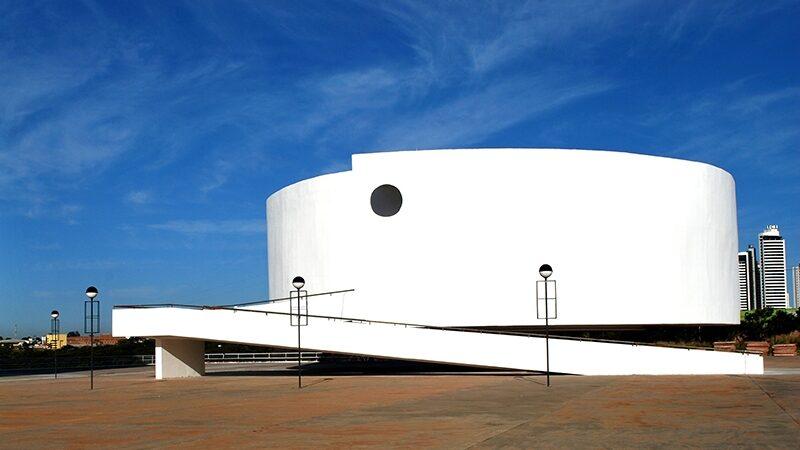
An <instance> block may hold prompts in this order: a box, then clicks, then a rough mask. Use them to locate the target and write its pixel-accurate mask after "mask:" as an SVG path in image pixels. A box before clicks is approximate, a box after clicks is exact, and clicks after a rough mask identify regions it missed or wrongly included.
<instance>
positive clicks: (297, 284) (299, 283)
mask: <svg viewBox="0 0 800 450" xmlns="http://www.w3.org/2000/svg"><path fill="white" fill-rule="evenodd" d="M305 285H306V280H304V279H303V277H294V279H293V280H292V286H294V288H295V289H303V286H305Z"/></svg>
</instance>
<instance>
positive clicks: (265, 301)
mask: <svg viewBox="0 0 800 450" xmlns="http://www.w3.org/2000/svg"><path fill="white" fill-rule="evenodd" d="M354 291H355V289H342V290H339V291H328V292H318V293H316V294H308V295H305V296H304V297H318V296H321V295H333V294H342V293H345V292H354ZM291 299H292V297H281V298H272V299H267V300H257V301H254V302H246V303H232V304H229V305H218V306H223V307H231V306H248V305H261V304H264V303H275V302H283V301H286V300H291Z"/></svg>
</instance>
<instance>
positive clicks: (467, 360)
mask: <svg viewBox="0 0 800 450" xmlns="http://www.w3.org/2000/svg"><path fill="white" fill-rule="evenodd" d="M285 308H287V305H286V304H285V303H283V305H282V306H280V305H261V306H260V307H258V309H254V308H251V307H248V308H214V307H189V306H161V307H116V308H114V311H113V321H112V323H113V334H114V336H120V337H126V336H139V337H154V338H156V339H157V354H156V360H157V365H158V362H159V361H162V367H157V368H156V373H157V375H158V377H159V378H173V377H182V376H196V375H200V374H202V368H201V367H197V366H198V364H199V363H197V361H199V360H198V358H197V355H191V354H190V352H189V350H187V349H195V350H196V351H195V353H196V352H199V351H202V350H201V349H202V346H198V345H196V344H192V345H187V344H186V342H184V341H186V340H188V341H204V340H209V341H221V342H235V343H243V344H251V345H264V346H275V347H286V348H296V347H297V328H296V327H293V326H291V324H290V316H289V314H288V313H287V312H285V311H278V309H285ZM270 309H273V310H272V311H270ZM301 332H302V347H303V348H304V349H307V350H317V351H323V352H335V353H345V354H355V355H367V356H375V357H383V358H393V359H405V360H415V361H426V362H439V363H452V364H461V365H469V366H478V367H494V368H503V369H517V370H531V371H544V370H545V339H544V338H543V337H540V336H530V335H520V334H504V333H496V332H480V331H468V330H456V329H451V328H444V327H426V326H420V325H410V324H399V323H389V322H380V321H367V320H359V319H347V318H341V317H335V316H320V315H310V316H309V317H308V325H307V326H304V327H302V330H301ZM159 354H161V355H162V356H163V357H162V358H159V357H158V356H159ZM167 356H168V357H167ZM200 360H201V359H200ZM167 363H169V364H171V365H172V366H174V367H164V364H167ZM550 370H551V371H552V372H557V373H568V374H579V375H685V374H740V375H743V374H763V372H764V363H763V358H762V357H761V356H759V355H756V354H747V353H733V352H732V353H727V352H715V351H712V350H704V349H687V348H673V347H658V346H653V345H637V344H630V343H616V342H607V341H598V340H581V339H577V338H551V339H550Z"/></svg>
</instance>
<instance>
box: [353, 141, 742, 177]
mask: <svg viewBox="0 0 800 450" xmlns="http://www.w3.org/2000/svg"><path fill="white" fill-rule="evenodd" d="M481 150H489V151H492V150H511V151H525V150H534V151H539V150H543V151H563V152H591V153H608V154H615V155H631V156H639V157H643V158H657V159H668V160H671V161H680V162H688V163H695V164H702V165H705V166H709V167H712V168H714V169H718V170H721V171H723V172H725V173H726V174H728V175H730V176H731V178H733V175H731V173H730V172H728V171H727V170H725V169H724V168H722V167H719V166H716V165H714V164H711V163H708V162H705V161H697V160H694V159H685V158H677V157H674V156H660V155H651V154H649V153H639V152H634V151H630V150H608V149H593V148H557V147H453V148H430V149H401V150H377V151H372V152H363V153H353V154H352V155H351V161H352V158H355V157H358V156H364V157H367V156H369V157H377V156H378V155H381V154H393V153H426V152H449V151H481Z"/></svg>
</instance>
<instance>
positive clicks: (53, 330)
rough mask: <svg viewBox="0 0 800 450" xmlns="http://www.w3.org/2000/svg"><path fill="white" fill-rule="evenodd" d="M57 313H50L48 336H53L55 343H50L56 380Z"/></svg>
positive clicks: (58, 331) (58, 325)
mask: <svg viewBox="0 0 800 450" xmlns="http://www.w3.org/2000/svg"><path fill="white" fill-rule="evenodd" d="M58 316H59V314H58V311H56V310H55V309H54V310H53V311H52V312H51V313H50V336H53V338H54V339H55V342H53V341H50V345H51V346H52V347H53V378H56V379H58V352H57V350H58V341H59V338H60V331H61V330H60V329H59V328H60V323H59V320H58Z"/></svg>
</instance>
